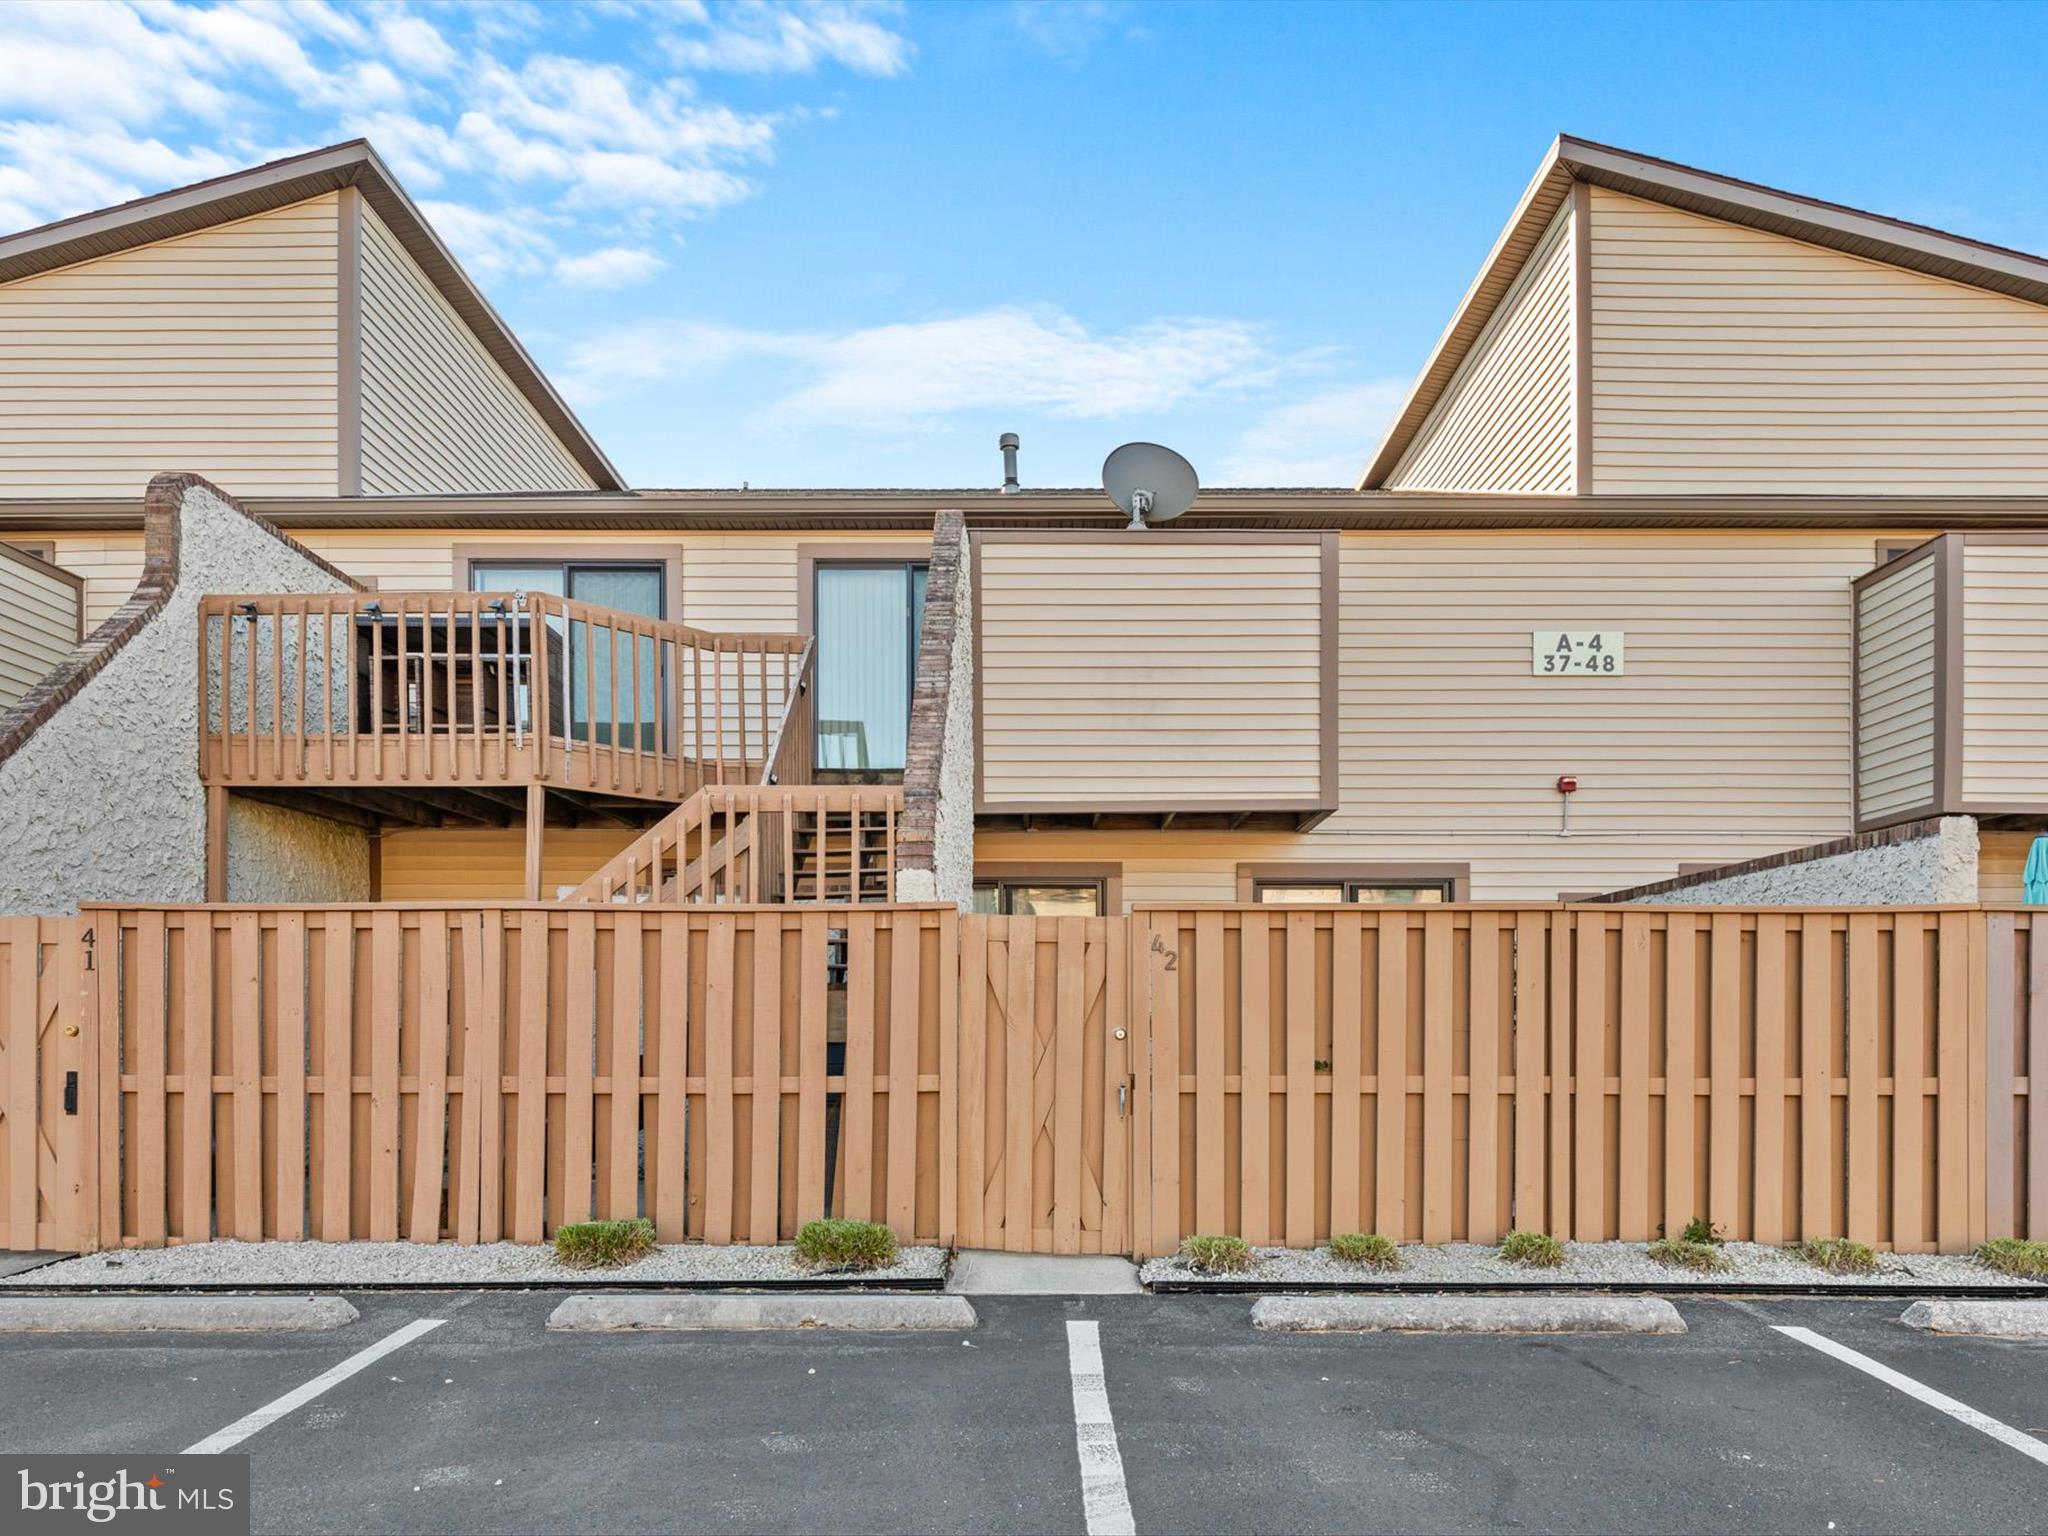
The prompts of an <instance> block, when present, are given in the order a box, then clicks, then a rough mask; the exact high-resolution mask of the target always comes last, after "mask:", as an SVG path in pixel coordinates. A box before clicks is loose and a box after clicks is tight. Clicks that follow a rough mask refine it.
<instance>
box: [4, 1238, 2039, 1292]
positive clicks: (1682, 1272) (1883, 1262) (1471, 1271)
mask: <svg viewBox="0 0 2048 1536" xmlns="http://www.w3.org/2000/svg"><path fill="white" fill-rule="evenodd" d="M1648 1246H1649V1245H1648V1244H1646V1243H1566V1244H1565V1245H1564V1263H1563V1264H1562V1265H1560V1266H1559V1267H1558V1268H1556V1269H1528V1268H1525V1267H1524V1266H1522V1265H1520V1264H1510V1263H1508V1262H1507V1261H1506V1260H1505V1259H1503V1258H1501V1257H1500V1255H1499V1254H1498V1253H1496V1252H1495V1251H1494V1250H1493V1249H1491V1248H1484V1247H1480V1246H1478V1245H1477V1244H1474V1243H1444V1244H1442V1245H1440V1246H1436V1247H1425V1246H1423V1245H1422V1244H1420V1243H1415V1244H1404V1245H1403V1246H1402V1248H1401V1265H1402V1267H1401V1268H1400V1269H1398V1270H1394V1271H1392V1272H1383V1271H1380V1270H1374V1269H1367V1268H1365V1267H1364V1266H1363V1265H1360V1264H1346V1263H1343V1262H1342V1261H1340V1260H1337V1259H1333V1258H1331V1257H1330V1251H1329V1250H1328V1249H1327V1248H1315V1249H1310V1250H1307V1251H1303V1250H1301V1249H1294V1248H1255V1249H1253V1250H1252V1251H1253V1253H1254V1255H1255V1256H1256V1260H1257V1261H1256V1262H1255V1263H1254V1264H1253V1266H1252V1268H1251V1269H1249V1270H1248V1271H1246V1272H1245V1273H1243V1274H1241V1275H1206V1274H1202V1273H1199V1272H1197V1271H1196V1270H1194V1269H1192V1268H1190V1267H1189V1266H1188V1265H1187V1264H1186V1263H1185V1262H1183V1261H1182V1260H1181V1259H1179V1258H1177V1257H1176V1258H1165V1259H1152V1260H1150V1261H1149V1262H1148V1263H1147V1264H1146V1265H1145V1267H1144V1269H1143V1270H1142V1271H1141V1272H1140V1278H1141V1279H1143V1280H1144V1282H1145V1283H1146V1284H1147V1285H1157V1284H1160V1283H1162V1282H1164V1283H1167V1284H1173V1285H1205V1284H1206V1285H1214V1286H1218V1287H1238V1286H1243V1285H1246V1284H1253V1285H1273V1286H1288V1285H1355V1286H1358V1287H1361V1288H1370V1289H1374V1290H1378V1289H1385V1288H1408V1287H1413V1288H1416V1289H1419V1290H1428V1289H1430V1288H1432V1287H1436V1286H1442V1285H1498V1286H1521V1285H1526V1286H1549V1285H1560V1284H1563V1285H1641V1286H1655V1287H1656V1288H1657V1289H1658V1290H1666V1291H1680V1290H1709V1291H1725V1290H1739V1289H1740V1288H1741V1287H1743V1286H1745V1285H1775V1286H1788V1285H1796V1286H1801V1287H1807V1288H1811V1289H1813V1290H1827V1289H1830V1288H1832V1287H1836V1286H1848V1287H1854V1286H1871V1285H1882V1286H1894V1287H1898V1288H1900V1289H1908V1290H1910V1289H1926V1290H1930V1291H1939V1290H1947V1289H1953V1288H1955V1287H1958V1286H1969V1287H1973V1288H1974V1287H1991V1286H1999V1287H2009V1288H2011V1289H2012V1290H2014V1291H2015V1292H2019V1293H2022V1294H2029V1293H2030V1294H2040V1293H2041V1291H2042V1287H2041V1285H2040V1283H2039V1282H2037V1281H2027V1280H2021V1279H2018V1278H2016V1277H2014V1276H2012V1275H2004V1274H2000V1273H1999V1272H1998V1271H1997V1270H1995V1269H1991V1268H1989V1267H1988V1266H1986V1265H1983V1264H1980V1263H1978V1262H1977V1260H1975V1259H1974V1258H1971V1257H1970V1256H1968V1255H1967V1254H1951V1253H1910V1254H1891V1253H1880V1254H1879V1255H1878V1256H1877V1272H1876V1273H1875V1274H1870V1275H1831V1274H1829V1273H1828V1272H1827V1271H1826V1270H1824V1269H1816V1268H1815V1267H1814V1266H1813V1265H1811V1264H1808V1263H1806V1262H1805V1261H1804V1260H1803V1259H1798V1258H1795V1257H1793V1256H1792V1255H1791V1254H1790V1253H1787V1252H1786V1251H1785V1250H1784V1249H1782V1248H1773V1247H1770V1246H1767V1245H1765V1244H1763V1243H1726V1244H1723V1245H1722V1248H1721V1252H1722V1253H1723V1254H1724V1255H1725V1256H1726V1257H1727V1259H1728V1261H1729V1263H1730V1264H1731V1265H1732V1266H1733V1267H1732V1268H1730V1269H1727V1270H1723V1271H1721V1272H1719V1273H1716V1274H1699V1273H1696V1272H1694V1271H1692V1270H1689V1269H1673V1268H1670V1267H1669V1266H1667V1265H1663V1264H1659V1263H1657V1262H1656V1261H1655V1260H1653V1259H1651V1258H1650V1257H1649V1256H1648V1254H1647V1252H1646V1250H1647V1248H1648ZM37 1273H45V1271H37Z"/></svg>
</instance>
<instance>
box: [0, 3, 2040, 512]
mask: <svg viewBox="0 0 2048 1536" xmlns="http://www.w3.org/2000/svg"><path fill="white" fill-rule="evenodd" d="M2044 45H2048V9H2044V8H2042V7H2040V6H2021V5H2004V6H1986V7H1974V6H1968V5H1948V6H1940V7H1935V6H1866V5H1851V4H1834V5H1825V6H1798V5H1781V6H1761V5H1697V6H1696V5H1677V4H1669V5H1658V6H1632V5H1565V4H1553V5H1536V4H1528V5H1513V6H1491V5H1462V6H1461V5H1434V6H1407V5H1385V6H1374V5H1356V6H1341V5H1335V4H1302V5H1296V4H1288V3H1280V0H1265V3H1260V4H1254V5H1238V4H1226V3H1215V4H1209V3H1195V0H1188V3H1179V4H1120V3H1112V0H1064V3H1059V0H1048V3H1023V4H1016V3H988V4H971V3H964V0H962V3H951V4H939V5H930V4H919V3H909V4H900V5H899V4H853V3H846V4H836V3H835V4H817V5H795V4H792V5H784V4H776V3H745V4H736V5H734V4H723V3H719V0H709V3H704V4H699V3H694V0H678V3H673V4H641V3H626V0H606V3H595V4H589V5H571V4H567V3H556V4H549V5H546V6H535V5H527V4H521V3H505V4H491V5H469V4H457V3H442V4H414V5H403V4H393V5H342V4H310V3H309V4H296V5H281V4H271V3H244V4H207V5H178V4H173V3H170V0H134V3H107V4H99V3H78V0H66V3H59V4H52V5H46V4H40V3H20V0H17V3H14V4H9V5H5V6H0V228H4V229H8V230H11V229H15V228H21V227H26V226H28V225H31V224H36V223H41V222H43V221H45V220H48V219H52V218H58V217H62V216H64V215H66V214H71V213H76V212H79V211H82V210H84V209H87V208H93V207H99V206H103V205H105V204H107V203H110V202H116V201H120V200H122V199H125V198H128V197H133V196H137V195H139V194H141V193H144V192H151V191H157V190H160V189H162V188H164V187H167V186H173V185H177V184H180V183H183V182H186V181H191V180H195V179H197V178H199V177H202V176H208V175H214V174H218V173H220V172H222V171H226V170H231V169H234V168H236V167H238V166H241V165H245V164H250V163H254V162H256V161H259V160H262V159H266V158H272V157H274V156H276V155H279V154H284V153H290V152H293V151H296V150H300V149H305V148H311V147H314V146H316V145H320V144H324V143H331V142H333V141H335V140H338V139H343V138H349V137H354V136H356V135H366V136H368V137H369V138H370V139H371V140H372V141H373V142H375V143H376V145H377V146H378V148H379V149H380V151H382V152H383V153H384V154H385V156H386V157H387V158H388V159H389V160H390V161H391V162H392V163H393V165H394V166H395V167H396V168H397V170H398V172H399V174H400V176H401V179H403V180H404V181H405V183H406V185H407V187H408V188H409V190H410V191H411V192H412V193H413V195H414V197H415V198H416V199H418V200H419V201H420V202H421V203H422V204H423V205H424V206H425V207H426V209H427V211H428V214H429V216H430V217H431V218H432V219H433V220H434V221H435V223H436V225H437V226H438V227H439V228H440V229H441V231H442V233H443V235H444V237H446V238H447V239H448V240H449V242H450V243H451V244H452V245H453V246H455V248H456V249H457V251H458V253H459V254H460V255H461V256H462V257H463V259H464V260H465V262H466V263H467V265H468V266H469V268H470V270H471V272H472V274H473V275H474V276H475V277H476V278H477V280H478V281H479V282H480V283H481V284H482V285H483V287H484V289H485V291H486V292H487V293H488V294H489V295H490V297H491V298H492V300H493V302H494V303H496V304H497V306H498V307H499V309H500V310H501V311H502V312H503V313H504V314H505V316H506V317H507V318H508V319H509V320H510V322H511V323H512V325H513V327H514V328H515V329H516V330H517V331H518V332H519V333H520V335H521V337H522V338H523V339H524V340H525V341H526V343H527V345H528V347H529V348H530V349H531V350H532V351H533V352H534V353H535V355H536V356H537V357H538V358H539V359H540V361H541V363H542V365H543V366H544V367H545V368H547V370H548V371H549V373H550V374H551V375H552V376H553V377H554V379H555V380H556V382H557V384H558V385H559V386H560V387H561V388H562V389H563V391H564V392H565V393H566V394H567V395H568V396H569V397H570V399H571V401H572V403H573V404H574V405H575V407H576V408H577V410H578V412H579V413H580V414H581V415H582V417H583V419H584V421H585V423H586V424H587V425H588V426H589V427H590V429H591V430H592V432H593V433H594V434H595V435H596V437H597V439H598V440H599V442H600V443H602V444H603V445H604V447H605V448H606V450H607V451H608V452H609V453H610V454H611V456H612V458H613V460H614V461H615V462H616V463H617V464H618V465H619V467H620V468H621V470H622V471H623V472H624V474H625V475H626V477H627V479H628V480H629V481H630V482H631V483H633V484H635V485H641V486H658V485H690V486H701V485H735V484H738V483H740V482H742V481H746V482H750V483H751V484H753V485H755V486H763V485H814V486H815V485H904V486H920V485H921V486H931V485H982V484H988V483H991V482H992V481H993V480H994V479H996V478H997V476H998V460H997V455H996V451H995V438H996V435H997V434H998V433H999V432H1001V431H1005V430H1013V431H1016V432H1018V433H1020V434H1022V436H1023V439H1024V453H1023V461H1024V471H1025V478H1026V480H1027V482H1028V483H1033V484H1039V485H1073V484H1092V483H1094V482H1095V479H1096V474H1097V470H1098V467H1099V465H1100V463H1101V460H1102V457H1103V455H1104V453H1105V452H1106V451H1107V450H1108V449H1109V448H1111V447H1113V446H1115V445H1116V444H1117V443H1119V442H1122V441H1125V440H1127V439H1130V438H1153V439H1156V440H1159V441H1162V442H1167V443H1170V444H1173V445H1174V446H1176V447H1178V448H1180V449H1181V450H1182V451H1183V452H1185V453H1186V454H1188V456H1189V457H1190V458H1192V459H1193V460H1194V462H1195V464H1196V466H1197V468H1198V469H1199V470H1200V471H1201V472H1202V476H1203V479H1204V481H1205V483H1208V484H1212V485H1223V484H1333V483H1340V482H1344V483H1348V482H1349V481H1350V480H1351V479H1352V478H1354V477H1355V475H1356V474H1357V472H1358V470H1359V469H1360V468H1361V467H1362V466H1363V464H1364V462H1365V460H1366V458H1367V457H1368V455H1369V453H1370V451H1371V449H1372V446H1373V445H1374V443H1375V442H1376V441H1377V439H1378V436H1379V434H1380V432H1381V430H1382V429H1383V428H1384V426H1385V424H1386V422H1387V419H1388V417H1389V415H1390V413H1391V411H1392V409H1393V406H1394V405H1395V403H1396V402H1397V401H1398V399H1399V396H1400V394H1401V392H1402V391H1403V389H1405V387H1406V384H1407V382H1408V380H1409V379H1410V377H1411V376H1412V375H1413V373H1414V372H1415V370H1416V369H1417V367H1418V366H1419V365H1420V363H1421V362H1422V359H1423V358H1424V356H1425V355H1426V353H1427V351H1428V349H1429V347H1430V345H1431V343H1432V342H1433V341H1434V340H1435V338H1436V335H1437V333H1438V331H1439V330H1440V329H1441V328H1442V326H1443V324H1444V322H1445V321H1446V320H1447V319H1448V317H1449V314H1450V311H1451V309H1452V307H1453V305H1454V304H1455V303H1456V301H1457V299H1458V297H1459V295H1460V294H1461V293H1462V292H1463V291H1464V288H1465V286H1466V284H1467V283H1468V282H1469V281H1470V280H1471V277H1472V275H1473V272H1474V271H1475V270H1476V268H1477V265H1478V263H1479V261H1480V259H1481V257H1482V256H1483V255H1484V253H1485V251H1486V249H1487V247H1488V246H1489V244H1490V243H1491V242H1492V240H1493V237H1494V235H1495V234H1496V233H1497V232H1498V230H1499V228H1500V226H1501V224H1502V222H1503V221H1504V220H1505V219H1506V217H1507V214H1508V212H1509V210H1510V208H1511V207H1512V205H1513V203H1514V200H1515V198H1516V196H1517V195H1518V193H1519V192H1520V191H1521V188H1522V186H1523V184H1524V183H1525V182H1526V181H1527V179H1528V177H1529V175H1530V174H1531V172H1532V171H1533V169H1534V167H1535V165H1536V162H1537V159H1538V158H1539V156H1540V155H1541V154H1542V152H1543V150H1544V148H1545V147H1546V145H1547V144H1548V143H1549V141H1550V139H1551V137H1552V136H1553V135H1555V134H1556V133H1558V132H1560V131H1564V132H1570V133H1574V134H1578V135H1582V136H1584V137H1588V138H1593V139H1597V140H1602V141H1604V142H1608V143H1613V144H1619V145H1622V146H1624V147H1627V148H1630V149H1636V150H1641V151H1643V152H1645V153H1649V154H1656V155H1662V156H1665V157H1668V158H1671V159H1676V160H1681V161H1684V162H1687V163H1690V164H1695V165H1700V166H1704V167H1707V168H1709V169H1712V170H1717V171H1722V172H1725V173H1728V174H1731V175H1736V176H1742V177H1747V178H1750V179H1753V180H1758V181H1763V182H1767V183H1770V184H1772V185H1777V186H1783V187H1787V188H1790V189H1792V190H1794V191H1800V192H1806V193H1811V194H1813V195H1816V196H1821V197H1826V198H1829V199H1832V200H1834V201H1838V202H1845V203H1849V204H1852V205H1855V206H1858V207H1864V208H1869V209H1873V210H1876V211H1879V212H1883V213H1888V214H1893V215H1896V216H1900V217H1904V218H1908V219H1914V220H1918V221H1921V222H1925V223H1931V224H1935V225H1937V226H1940V227H1943V228H1947V229H1951V230H1954V231H1956V232H1958V233H1962V234H1967V235H1971V236H1975V237H1977V238H1980V239H1985V240H1990V241H1994V242H1997V243H1999V244H2003V245H2010V246H2016V247H2019V248H2021V249H2026V250H2032V251H2048V184H2044V183H2043V180H2042V177H2041V166H2042V165H2043V164H2044V163H2048V83H2044V76H2043V71H2042V69H2041V60H2042V58H2043V57H2044Z"/></svg>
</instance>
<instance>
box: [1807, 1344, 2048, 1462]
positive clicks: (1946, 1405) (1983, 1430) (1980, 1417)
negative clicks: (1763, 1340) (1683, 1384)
mask: <svg viewBox="0 0 2048 1536" xmlns="http://www.w3.org/2000/svg"><path fill="white" fill-rule="evenodd" d="M1771 1326H1772V1327H1774V1328H1776V1329H1777V1330H1778V1332H1780V1333H1782V1334H1784V1335H1785V1337H1786V1338H1788V1339H1797V1340H1798V1341H1799V1342H1800V1343H1802V1344H1805V1345H1807V1346H1808V1347H1810V1348H1813V1349H1817V1350H1819V1351H1820V1352H1821V1353H1822V1354H1824V1355H1832V1356H1833V1357H1834V1358H1835V1359H1837V1360H1839V1361H1841V1362H1842V1364H1844V1365H1853V1366H1854V1367H1855V1368H1856V1369H1857V1370H1859V1371H1861V1372H1863V1374H1864V1375H1866V1376H1875V1377H1876V1378H1877V1379H1878V1380H1879V1381H1881V1382H1883V1383H1884V1384H1885V1385H1886V1386H1888V1387H1897V1388H1898V1389H1899V1390H1900V1391H1901V1392H1903V1393H1905V1394H1906V1396H1908V1397H1912V1398H1918V1399H1919V1400H1920V1401H1921V1402H1923V1403H1925V1404H1927V1406H1928V1407H1930V1408H1938V1409H1940V1410H1941V1411H1942V1412H1943V1413H1945V1414H1947V1415H1948V1416H1949V1417H1950V1418H1952V1419H1954V1420H1955V1421H1956V1422H1957V1423H1959V1424H1967V1425H1969V1426H1970V1428H1972V1429H1974V1430H1976V1431H1978V1432H1979V1433H1980V1434H1986V1435H1989V1436H1990V1437H1991V1438H1992V1439H1994V1440H1996V1441H1998V1442H1999V1443H2000V1444H2001V1445H2009V1446H2011V1447H2012V1448H2013V1449H2014V1450H2016V1451H2018V1452H2019V1453H2020V1454H2021V1455H2022V1456H2029V1457H2032V1458H2033V1459H2034V1460H2035V1461H2038V1462H2041V1463H2042V1464H2044V1465H2048V1444H2044V1443H2043V1442H2041V1441H2039V1440H2036V1439H2035V1438H2034V1437H2033V1436H2032V1435H2030V1434H2028V1433H2027V1432H2026V1431H2025V1430H2023V1429H2014V1428H2013V1427H2012V1426H2011V1425H2010V1424H2001V1423H2000V1422H1999V1421H1998V1420H1997V1419H1994V1418H1992V1417H1991V1415H1990V1414H1988V1413H1979V1412H1978V1411H1977V1410H1976V1409H1974V1408H1972V1407H1971V1406H1970V1405H1969V1404H1968V1403H1959V1402H1957V1401H1956V1400H1955V1399H1954V1398H1952V1397H1950V1396H1949V1395H1948V1394H1947V1393H1946V1392H1937V1391H1935V1390H1934V1388H1932V1387H1928V1386H1922V1385H1921V1384H1920V1383H1919V1382H1917V1381H1915V1380H1914V1379H1913V1378H1912V1377H1910V1376H1904V1375H1901V1374H1900V1373H1899V1372H1897V1371H1895V1370H1893V1369H1892V1368H1891V1367H1890V1366H1888V1365H1880V1364H1878V1363H1877V1361H1875V1360H1873V1359H1871V1358H1870V1356H1868V1355H1860V1354H1858V1353H1857V1352H1856V1351H1855V1350H1853V1349H1851V1348H1849V1346H1848V1345H1846V1344H1837V1343H1836V1342H1835V1341H1834V1340H1833V1339H1829V1338H1823V1337H1822V1336H1821V1335H1820V1334H1817V1333H1815V1332H1814V1331H1813V1330H1812V1329H1811V1328H1791V1327H1787V1326H1785V1325H1783V1324H1780V1323H1773V1324H1772V1325H1771Z"/></svg>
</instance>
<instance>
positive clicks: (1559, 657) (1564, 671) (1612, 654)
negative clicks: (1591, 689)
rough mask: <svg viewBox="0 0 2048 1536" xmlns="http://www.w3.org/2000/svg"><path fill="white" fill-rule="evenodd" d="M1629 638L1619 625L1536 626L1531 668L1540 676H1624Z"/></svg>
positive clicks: (1530, 649) (1530, 647)
mask: <svg viewBox="0 0 2048 1536" xmlns="http://www.w3.org/2000/svg"><path fill="white" fill-rule="evenodd" d="M1625 638H1626V637H1625V636H1624V635H1623V634H1622V632H1621V631H1620V630H1618V629H1539V630H1535V631H1533V632H1532V633H1531V637H1530V645H1529V670H1530V671H1531V672H1534V673H1535V674H1536V675H1537V676H1538V677H1565V676H1579V677H1620V676H1621V675H1622V671H1623V662H1624V659H1625V655H1626V651H1625V647H1624V640H1625Z"/></svg>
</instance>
